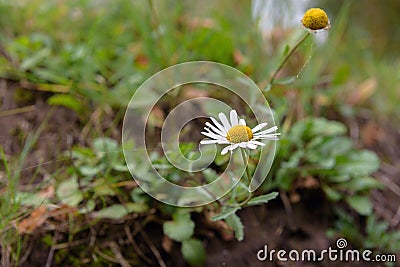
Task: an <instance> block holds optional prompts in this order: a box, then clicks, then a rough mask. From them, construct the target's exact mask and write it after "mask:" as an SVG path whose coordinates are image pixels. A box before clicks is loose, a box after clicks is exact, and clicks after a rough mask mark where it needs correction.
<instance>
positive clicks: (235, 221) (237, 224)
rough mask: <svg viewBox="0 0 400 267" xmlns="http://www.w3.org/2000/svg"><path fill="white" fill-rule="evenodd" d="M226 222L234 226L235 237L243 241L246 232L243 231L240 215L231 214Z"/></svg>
mask: <svg viewBox="0 0 400 267" xmlns="http://www.w3.org/2000/svg"><path fill="white" fill-rule="evenodd" d="M225 222H226V223H227V224H228V225H229V226H230V227H232V228H233V230H234V231H235V237H236V239H237V240H238V241H242V240H243V237H244V232H243V228H244V226H243V223H242V221H241V220H240V217H239V216H237V215H236V214H235V213H234V214H231V215H229V216H228V217H227V218H226V219H225Z"/></svg>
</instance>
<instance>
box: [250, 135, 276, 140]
mask: <svg viewBox="0 0 400 267" xmlns="http://www.w3.org/2000/svg"><path fill="white" fill-rule="evenodd" d="M253 140H279V138H278V137H277V136H271V135H265V136H261V137H259V136H257V137H255V138H253Z"/></svg>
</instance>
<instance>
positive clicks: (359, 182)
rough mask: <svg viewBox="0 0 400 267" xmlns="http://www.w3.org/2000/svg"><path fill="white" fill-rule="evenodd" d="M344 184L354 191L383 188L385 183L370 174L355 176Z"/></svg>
mask: <svg viewBox="0 0 400 267" xmlns="http://www.w3.org/2000/svg"><path fill="white" fill-rule="evenodd" d="M342 186H343V187H345V188H348V189H349V190H351V191H353V192H357V191H363V190H369V189H374V188H383V184H382V183H381V182H379V181H378V180H377V179H375V178H373V177H369V176H365V177H355V178H353V179H351V180H350V181H348V182H347V183H344V184H342Z"/></svg>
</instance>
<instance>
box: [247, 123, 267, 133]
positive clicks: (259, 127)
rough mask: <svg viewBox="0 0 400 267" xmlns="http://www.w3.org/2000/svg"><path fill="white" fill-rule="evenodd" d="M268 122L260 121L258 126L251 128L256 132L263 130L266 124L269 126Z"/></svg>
mask: <svg viewBox="0 0 400 267" xmlns="http://www.w3.org/2000/svg"><path fill="white" fill-rule="evenodd" d="M267 125H268V123H266V122H264V123H260V124H259V125H257V126H256V127H254V128H253V129H251V131H252V132H253V134H254V133H256V132H258V131H259V130H261V129H262V128H264V127H265V126H267Z"/></svg>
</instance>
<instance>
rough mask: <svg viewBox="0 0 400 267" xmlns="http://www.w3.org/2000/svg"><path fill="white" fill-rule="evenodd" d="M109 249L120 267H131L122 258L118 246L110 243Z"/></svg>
mask: <svg viewBox="0 0 400 267" xmlns="http://www.w3.org/2000/svg"><path fill="white" fill-rule="evenodd" d="M109 247H110V248H111V251H112V252H113V253H114V255H115V258H116V259H117V261H118V263H119V264H121V266H122V267H131V265H130V264H129V263H128V262H127V261H126V260H125V258H124V256H123V255H122V253H121V250H120V249H119V247H118V245H117V244H116V243H115V242H110V243H109Z"/></svg>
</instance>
